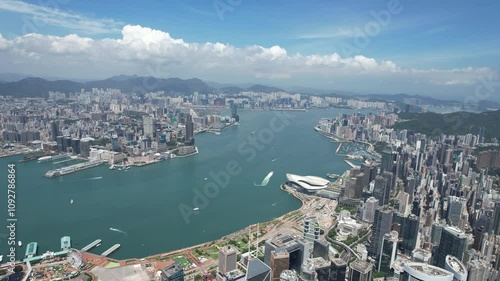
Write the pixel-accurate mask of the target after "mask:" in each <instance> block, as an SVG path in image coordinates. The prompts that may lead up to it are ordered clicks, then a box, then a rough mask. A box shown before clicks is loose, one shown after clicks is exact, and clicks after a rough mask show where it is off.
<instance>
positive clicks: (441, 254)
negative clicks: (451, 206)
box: [436, 226, 467, 268]
mask: <svg viewBox="0 0 500 281" xmlns="http://www.w3.org/2000/svg"><path fill="white" fill-rule="evenodd" d="M466 249H467V236H466V235H465V233H463V232H462V231H461V230H460V229H458V228H456V227H454V226H447V227H445V228H444V229H443V233H442V234H441V241H440V243H439V247H438V249H437V257H436V265H437V266H439V267H441V268H444V266H445V261H446V256H447V255H451V256H455V257H457V258H458V259H459V260H460V261H462V259H463V256H464V253H465V250H466Z"/></svg>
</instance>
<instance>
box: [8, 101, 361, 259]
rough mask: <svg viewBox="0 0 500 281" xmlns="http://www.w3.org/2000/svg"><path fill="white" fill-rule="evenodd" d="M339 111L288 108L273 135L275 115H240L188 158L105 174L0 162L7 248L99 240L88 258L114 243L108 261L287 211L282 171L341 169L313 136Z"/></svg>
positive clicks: (201, 140)
mask: <svg viewBox="0 0 500 281" xmlns="http://www.w3.org/2000/svg"><path fill="white" fill-rule="evenodd" d="M339 112H340V111H339V110H332V109H330V110H312V111H308V112H289V113H287V114H289V115H291V116H293V118H291V119H286V120H289V122H287V123H288V124H287V125H285V127H284V129H283V128H282V124H284V123H283V121H282V120H281V119H279V118H278V119H276V118H277V117H276V114H280V113H277V112H271V111H254V112H250V111H243V112H240V123H241V125H240V126H234V127H231V128H229V129H227V130H225V131H223V133H222V134H221V135H213V134H208V133H204V134H199V135H197V136H196V145H197V147H198V148H199V154H198V155H195V156H193V157H187V158H177V159H171V160H166V161H163V162H160V163H156V164H153V165H149V166H145V167H132V168H131V169H130V170H129V171H118V170H114V171H110V170H108V166H105V165H103V166H100V167H97V168H92V169H89V170H85V171H81V172H78V173H74V174H70V175H66V176H63V177H60V178H56V179H47V178H44V177H43V174H44V173H45V172H46V171H47V170H50V169H53V168H54V167H60V166H62V165H68V164H69V163H74V162H69V163H61V164H56V165H54V164H53V163H52V162H47V163H42V164H37V163H36V162H28V163H17V160H19V159H21V158H22V156H16V157H9V158H1V159H0V167H4V168H3V171H2V172H1V173H2V175H3V176H2V178H6V175H7V164H8V163H15V164H16V166H17V188H16V192H17V194H16V195H17V198H16V199H17V206H16V209H17V210H16V211H17V218H18V222H17V229H16V238H17V239H18V240H21V241H23V244H24V245H23V247H21V248H19V249H18V250H17V258H18V259H22V258H23V257H24V252H25V246H26V245H27V244H28V243H29V242H32V241H34V242H38V246H39V249H38V253H39V254H42V253H44V252H45V251H47V250H52V251H55V250H59V248H60V238H61V237H62V236H66V235H68V236H71V238H72V245H73V247H75V248H78V249H79V248H82V247H84V246H86V245H87V244H88V243H90V242H92V241H94V240H95V239H102V240H103V241H102V246H101V247H99V248H96V249H94V250H93V252H94V253H98V254H100V253H102V252H103V251H105V250H106V249H107V248H109V247H111V246H112V245H114V244H116V243H119V244H121V248H120V249H119V250H118V251H116V252H115V253H114V254H112V255H110V257H113V258H117V259H125V258H132V257H143V256H148V255H152V254H157V253H161V252H166V251H170V250H174V249H179V248H183V247H187V246H191V245H195V244H198V243H203V242H206V241H210V240H214V239H218V238H220V237H222V236H225V235H227V234H230V233H232V232H234V231H237V230H239V229H242V228H244V227H246V226H248V225H250V224H254V223H257V222H264V221H269V220H271V219H273V218H275V217H279V216H281V215H283V214H285V213H287V212H289V211H291V210H294V209H297V208H299V207H300V202H299V201H298V200H297V199H295V198H294V197H293V196H291V195H289V194H288V193H285V192H283V191H281V190H280V189H279V186H280V185H281V184H282V183H284V182H285V181H286V177H285V174H286V173H295V174H299V175H315V176H322V177H325V176H326V173H337V174H341V173H343V172H344V171H345V170H346V169H348V168H349V167H348V166H347V164H345V163H344V161H343V160H342V158H341V157H338V156H335V155H334V154H335V150H336V149H337V146H338V144H337V143H332V142H331V141H330V140H329V139H327V138H325V137H323V136H321V135H319V134H317V133H315V132H314V130H313V127H314V125H315V124H316V123H317V121H318V120H319V119H320V118H323V117H329V118H330V117H334V116H338V114H339ZM351 112H352V111H347V110H343V111H342V113H351ZM274 119H276V121H274V122H273V123H270V121H271V120H274ZM252 132H254V134H252ZM270 132H272V134H271V133H270ZM259 136H260V138H259ZM252 137H256V138H257V139H259V141H258V144H257V145H252V144H251V142H252V141H251V138H252ZM263 142H266V143H265V144H264V143H263ZM273 160H274V161H273ZM228 163H230V166H232V167H231V169H233V170H237V171H238V172H239V173H238V174H237V175H234V176H230V181H229V184H227V187H225V188H219V192H218V194H217V195H216V196H212V197H214V198H211V199H207V201H206V202H208V204H207V203H206V202H202V201H199V202H195V203H196V204H198V205H193V198H194V197H195V194H196V193H195V192H194V190H199V191H200V192H201V193H203V190H204V187H205V186H207V185H208V184H210V183H214V182H215V180H213V179H212V177H211V176H210V172H213V173H219V172H221V171H226V170H227V165H228ZM271 171H273V172H274V174H273V176H272V177H271V178H270V180H269V183H268V184H267V186H265V187H256V186H254V183H257V184H260V183H261V182H262V180H263V179H264V178H265V177H266V176H267V175H268V174H269V173H270V172H271ZM205 178H207V180H205ZM3 186H4V187H3V188H2V189H3V190H4V191H3V192H2V193H4V195H2V196H0V219H1V222H2V224H5V225H7V222H6V219H7V199H6V197H7V196H6V194H7V182H6V180H5V181H4V184H3ZM212 186H213V185H212ZM71 199H73V200H74V203H73V204H70V200H71ZM200 202H201V203H200ZM202 203H203V204H202ZM181 204H185V206H188V207H189V208H187V207H186V208H187V209H186V210H188V211H189V212H191V211H192V208H194V207H198V206H199V207H200V211H199V212H197V214H192V215H191V216H189V219H188V220H189V222H187V220H186V219H185V216H183V215H182V213H181V211H180V210H179V206H180V205H181ZM204 205H206V206H204ZM110 228H115V229H119V230H122V231H123V232H125V233H121V232H117V231H111V230H110ZM2 233H3V234H7V229H6V227H2V228H1V230H0V234H2ZM0 241H1V242H0V254H3V255H4V261H5V255H6V254H7V251H8V248H7V245H6V239H5V238H2V237H1V236H0ZM77 243H78V244H77Z"/></svg>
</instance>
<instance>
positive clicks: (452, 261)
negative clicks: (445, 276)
mask: <svg viewBox="0 0 500 281" xmlns="http://www.w3.org/2000/svg"><path fill="white" fill-rule="evenodd" d="M446 263H447V264H448V265H449V266H450V267H451V269H453V270H455V271H456V272H459V273H466V272H467V269H466V268H465V266H464V265H463V263H462V262H460V260H459V259H458V258H457V257H454V256H450V255H448V256H446Z"/></svg>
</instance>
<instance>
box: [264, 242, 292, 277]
mask: <svg viewBox="0 0 500 281" xmlns="http://www.w3.org/2000/svg"><path fill="white" fill-rule="evenodd" d="M289 262H290V255H289V254H288V252H287V251H286V250H285V249H283V248H279V249H276V250H275V251H271V262H270V264H269V266H270V267H271V272H272V274H273V275H272V279H271V280H272V281H278V280H280V275H281V273H282V272H283V271H285V270H287V269H288V264H289Z"/></svg>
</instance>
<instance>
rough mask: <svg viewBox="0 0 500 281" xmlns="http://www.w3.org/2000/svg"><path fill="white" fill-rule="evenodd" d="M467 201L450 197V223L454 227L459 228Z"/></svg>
mask: <svg viewBox="0 0 500 281" xmlns="http://www.w3.org/2000/svg"><path fill="white" fill-rule="evenodd" d="M465 203H466V199H465V198H461V197H457V196H449V197H448V216H447V220H448V223H449V224H451V225H454V226H458V223H459V222H460V217H461V216H462V210H463V209H464V207H465Z"/></svg>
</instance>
